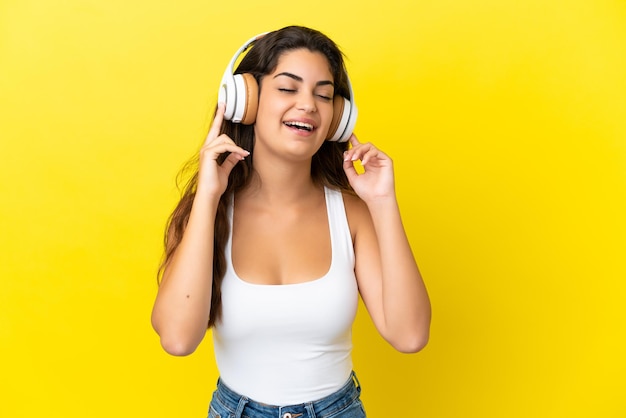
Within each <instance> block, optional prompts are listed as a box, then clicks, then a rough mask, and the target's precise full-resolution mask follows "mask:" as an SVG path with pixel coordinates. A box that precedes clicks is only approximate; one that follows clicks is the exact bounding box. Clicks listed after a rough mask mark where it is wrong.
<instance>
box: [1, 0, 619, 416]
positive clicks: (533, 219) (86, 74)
mask: <svg viewBox="0 0 626 418" xmlns="http://www.w3.org/2000/svg"><path fill="white" fill-rule="evenodd" d="M287 24H304V25H308V26H312V27H315V28H317V29H320V30H322V31H323V32H325V33H327V34H328V35H329V36H331V37H332V38H333V39H334V40H336V41H337V42H338V43H339V45H340V46H341V47H342V48H343V50H344V51H345V53H346V54H347V56H348V68H349V71H350V74H351V78H352V82H353V85H354V88H355V90H356V101H357V104H358V106H359V109H360V119H359V122H358V125H357V133H358V134H359V137H360V139H361V140H365V141H372V142H374V143H376V144H377V145H379V146H380V147H381V148H382V149H384V150H385V151H387V152H388V153H389V154H390V155H391V156H392V157H393V158H394V161H395V164H396V170H397V183H398V194H399V199H400V201H401V204H402V211H403V215H404V219H405V223H406V228H407V230H408V233H409V235H410V239H411V243H412V245H413V248H414V250H415V254H416V257H417V259H418V262H419V264H420V266H421V269H422V272H423V275H424V277H425V280H426V282H427V285H428V288H429V291H430V294H431V298H432V303H433V309H434V317H433V324H432V325H433V326H432V338H431V342H430V344H429V346H428V347H427V348H426V349H425V350H424V351H423V352H421V353H419V354H417V355H402V354H398V353H395V352H394V351H393V350H392V349H391V348H389V347H388V346H387V345H386V344H385V343H384V342H383V341H382V340H381V338H380V337H379V336H378V335H377V334H376V333H375V331H374V329H373V327H372V325H371V323H370V322H369V318H368V317H367V315H366V314H365V311H364V309H361V310H360V313H359V317H358V319H357V323H356V325H355V329H354V332H355V350H354V360H355V368H356V370H357V373H358V375H359V377H360V380H361V383H362V385H363V387H364V389H363V399H364V402H365V403H366V406H367V408H368V412H369V416H371V417H378V418H386V417H392V416H403V417H416V418H417V417H429V418H459V417H461V418H465V417H481V418H486V417H567V418H574V417H581V418H583V417H584V418H589V417H602V418H613V417H625V416H626V400H625V398H626V397H625V396H624V393H626V382H625V380H626V378H625V377H624V376H626V360H625V359H624V358H625V353H626V336H625V334H626V312H625V309H626V308H624V305H625V302H626V297H625V296H626V284H625V283H624V282H625V279H626V220H625V219H626V4H625V3H624V2H623V1H619V0H614V1H609V0H593V1H592V0H588V1H583V0H571V1H565V0H555V1H545V0H527V1H511V0H508V1H506V0H505V1H503V0H439V1H435V0H429V1H415V2H414V1H412V0H405V1H401V0H387V1H373V0H354V1H346V2H342V1H337V0H320V1H318V2H309V3H306V2H305V3H302V2H279V1H274V0H269V1H264V2H253V1H246V0H240V1H237V2H227V1H221V2H213V1H198V0H187V1H176V2H164V1H147V0H140V1H126V0H124V1H122V0H112V1H95V0H84V1H79V0H66V1H45V0H38V1H37V0H2V2H1V3H0V135H1V137H0V141H1V142H0V156H1V160H0V162H1V163H0V196H1V199H2V201H1V204H0V257H1V262H0V280H1V282H0V283H1V284H0V416H1V417H39V416H52V417H203V416H206V409H207V404H208V401H209V397H210V394H211V391H212V390H213V388H214V384H215V380H216V378H217V371H216V368H215V365H214V361H213V358H212V351H211V341H210V338H208V339H207V340H205V342H204V343H203V344H202V346H201V347H200V349H199V350H198V351H197V352H196V353H195V354H194V355H192V356H190V357H186V358H174V357H170V356H168V355H167V354H165V353H164V352H163V351H162V349H161V348H160V347H159V343H158V340H157V337H156V335H155V333H154V332H153V331H152V329H151V328H150V323H149V316H150V309H151V305H152V301H153V298H154V294H155V291H156V281H155V273H156V268H157V265H158V262H159V260H160V256H161V242H162V231H163V226H164V222H165V219H166V217H167V215H168V214H169V212H170V210H171V209H172V207H173V205H174V203H175V201H176V198H177V196H178V194H177V191H176V188H175V184H174V178H175V175H176V173H177V171H178V169H179V168H180V167H181V165H182V163H183V162H184V161H185V160H186V159H187V158H188V157H189V156H191V155H192V154H193V153H194V152H195V150H196V149H197V147H198V146H199V144H200V143H201V141H202V139H203V136H204V133H205V131H206V128H207V126H208V116H207V115H208V114H210V113H211V110H212V109H213V106H214V105H215V100H216V92H217V90H216V89H217V85H218V83H219V79H220V77H221V74H222V72H223V70H224V67H225V66H226V64H227V62H228V60H229V59H230V58H231V56H232V54H233V53H234V51H235V50H236V49H237V48H238V47H239V46H240V45H241V43H243V42H244V41H245V40H246V39H248V38H249V37H250V36H252V35H254V34H256V33H259V32H263V31H266V30H272V29H277V28H279V27H282V26H284V25H287ZM303 239H306V238H305V237H303Z"/></svg>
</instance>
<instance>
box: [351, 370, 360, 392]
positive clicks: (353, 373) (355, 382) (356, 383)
mask: <svg viewBox="0 0 626 418" xmlns="http://www.w3.org/2000/svg"><path fill="white" fill-rule="evenodd" d="M352 381H353V382H354V385H355V386H356V389H357V390H358V391H359V392H361V382H359V378H358V377H356V373H355V372H354V370H353V371H352Z"/></svg>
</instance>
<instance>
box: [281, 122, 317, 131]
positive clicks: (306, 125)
mask: <svg viewBox="0 0 626 418" xmlns="http://www.w3.org/2000/svg"><path fill="white" fill-rule="evenodd" d="M283 124H284V125H285V126H288V127H290V128H294V129H298V130H301V131H306V132H313V130H315V128H316V126H315V125H313V123H311V122H304V121H299V120H288V121H285V122H283Z"/></svg>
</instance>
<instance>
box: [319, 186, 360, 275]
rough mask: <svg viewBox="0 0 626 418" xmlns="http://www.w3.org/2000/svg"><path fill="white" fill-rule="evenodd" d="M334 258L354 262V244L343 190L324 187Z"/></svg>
mask: <svg viewBox="0 0 626 418" xmlns="http://www.w3.org/2000/svg"><path fill="white" fill-rule="evenodd" d="M324 193H325V195H326V210H327V212H328V227H329V229H330V239H331V243H332V252H333V260H340V259H343V260H345V261H347V262H349V263H352V264H353V263H354V246H353V244H352V234H351V233H350V226H349V224H348V216H347V214H346V208H345V204H344V202H343V194H342V193H341V190H336V189H331V188H329V187H324Z"/></svg>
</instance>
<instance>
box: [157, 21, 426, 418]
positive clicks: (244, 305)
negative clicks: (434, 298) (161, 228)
mask: <svg viewBox="0 0 626 418" xmlns="http://www.w3.org/2000/svg"><path fill="white" fill-rule="evenodd" d="M250 44H252V47H251V48H250V50H249V52H248V53H247V54H246V55H245V56H244V58H243V59H242V61H241V63H240V64H239V66H238V68H237V70H236V71H235V73H236V74H238V75H239V77H240V79H239V80H238V81H237V83H234V84H233V83H232V80H231V77H234V76H233V73H232V70H231V72H230V73H229V69H227V72H226V74H225V76H224V80H223V86H222V89H223V90H222V91H221V92H220V99H219V100H220V103H218V106H217V110H216V113H215V118H214V120H213V124H212V126H211V128H210V130H209V133H208V136H207V138H206V141H205V143H204V145H203V146H202V149H201V151H200V154H199V157H198V170H197V172H196V173H195V175H194V176H193V177H192V179H191V181H190V182H189V184H188V185H187V187H186V189H185V191H184V194H183V197H182V199H181V201H180V202H179V204H178V206H177V207H176V209H175V210H174V212H173V214H172V216H171V218H170V221H169V225H168V229H167V232H166V252H165V258H164V262H163V264H162V266H161V281H160V287H159V291H158V295H157V298H156V301H155V304H154V309H153V312H152V324H153V326H154V329H155V330H156V332H157V333H158V334H159V336H160V340H161V344H162V346H163V348H164V349H165V350H166V351H167V352H168V353H171V354H173V355H188V354H190V353H192V352H193V351H194V350H195V349H196V347H197V346H198V344H200V342H201V341H202V339H203V337H204V335H205V333H206V331H207V324H208V326H209V327H213V343H214V349H215V356H216V360H217V365H218V369H219V371H220V379H219V381H218V385H217V390H216V391H215V392H214V394H213V399H212V401H211V405H210V408H209V416H210V417H240V416H246V417H253V418H255V417H284V418H290V417H291V418H296V417H299V418H313V417H316V418H326V417H334V418H350V417H364V416H365V412H364V411H363V406H362V405H361V402H360V400H359V392H360V387H359V386H358V381H357V380H356V376H355V375H354V373H353V371H352V360H351V356H350V353H351V348H352V342H351V326H352V323H353V320H354V318H355V315H356V309H357V304H358V297H359V294H360V296H361V298H362V299H363V302H364V304H365V306H366V307H367V310H368V312H369V314H370V316H371V318H372V320H373V322H374V324H375V326H376V328H377V330H378V331H379V332H380V334H381V335H382V336H383V337H384V338H385V339H386V340H387V341H388V342H389V343H390V344H391V345H392V346H393V347H395V348H396V349H397V350H399V351H401V352H417V351H419V350H420V349H421V348H422V347H424V345H425V344H426V342H427V340H428V335H429V327H430V303H429V299H428V295H427V292H426V289H425V286H424V283H423V281H422V278H421V276H420V273H419V270H418V267H417V265H416V262H415V259H414V257H413V254H412V252H411V249H410V247H409V243H408V240H407V237H406V234H405V231H404V228H403V226H402V221H401V219H400V212H399V209H398V203H397V200H396V195H395V190H394V175H393V165H392V161H391V159H390V158H389V157H388V156H387V155H385V154H384V153H383V152H382V151H380V150H378V149H377V148H376V147H375V146H374V145H372V144H370V143H361V142H359V140H358V139H357V138H356V137H355V136H354V135H353V134H351V129H352V126H353V125H354V118H355V117H356V115H355V113H356V108H355V107H354V103H352V102H351V101H350V99H352V97H351V96H352V94H351V87H350V82H349V79H348V76H347V73H346V71H345V68H344V63H343V57H342V54H341V52H340V51H339V49H338V48H337V46H336V45H335V44H334V43H333V41H331V40H330V39H328V38H327V37H326V36H325V35H323V34H322V33H320V32H318V31H315V30H312V29H309V28H304V27H296V26H291V27H286V28H283V29H280V30H277V31H274V32H270V33H268V34H265V35H264V36H261V37H259V38H258V39H256V40H254V41H250ZM247 46H248V45H245V46H244V47H242V50H240V52H242V51H243V49H246V48H247ZM240 52H238V54H237V55H239V53H240ZM237 55H235V57H234V58H233V60H232V62H231V66H232V65H233V63H234V62H235V59H236V58H237ZM233 86H236V87H241V86H244V90H245V92H244V94H243V95H241V94H242V93H241V91H239V92H238V94H240V95H241V97H239V96H237V100H239V101H245V100H248V101H249V102H246V103H245V106H246V108H245V110H244V111H243V113H244V114H243V115H239V116H241V118H242V119H243V123H238V119H239V116H237V115H236V113H237V110H235V111H233V106H235V107H236V106H239V105H241V103H237V104H235V105H233V103H232V102H233V93H232V91H230V89H231V88H233ZM257 89H258V90H257ZM224 101H225V102H226V103H222V102H224ZM345 112H348V113H350V116H348V120H347V121H346V114H345ZM352 112H353V113H352ZM229 119H230V120H229ZM338 119H340V122H337V121H338ZM338 123H339V124H340V125H341V126H342V127H343V128H342V127H339V128H338V127H337V124H338ZM346 124H347V125H346ZM331 125H332V126H331ZM344 128H345V132H339V130H340V129H344ZM337 139H338V140H337ZM356 161H360V163H361V164H362V166H363V168H364V171H362V172H357V170H356V169H355V166H354V164H355V162H356Z"/></svg>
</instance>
